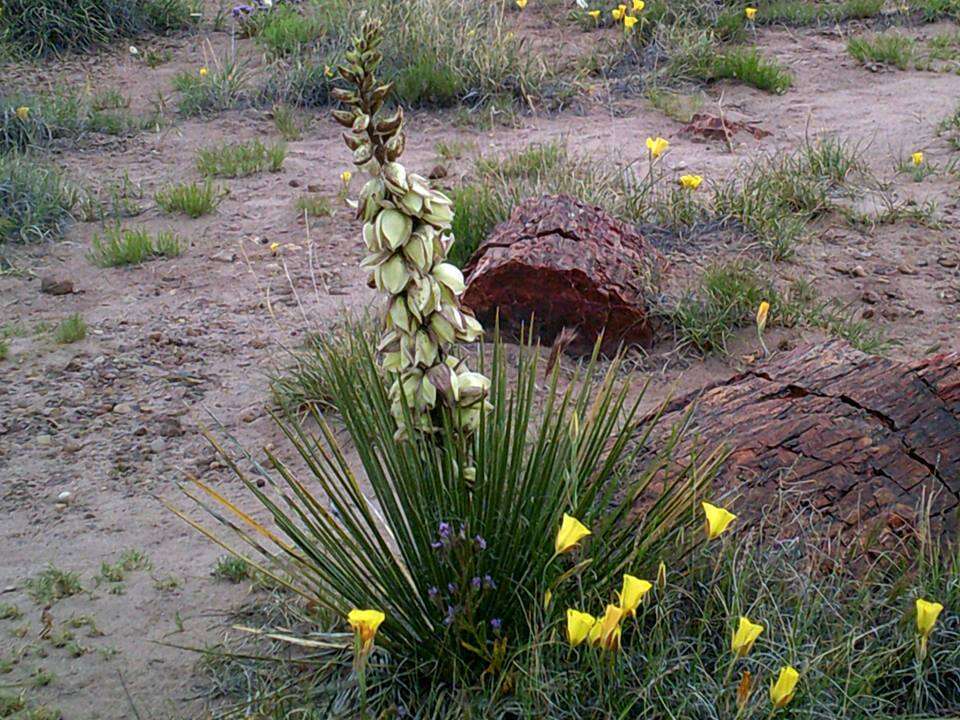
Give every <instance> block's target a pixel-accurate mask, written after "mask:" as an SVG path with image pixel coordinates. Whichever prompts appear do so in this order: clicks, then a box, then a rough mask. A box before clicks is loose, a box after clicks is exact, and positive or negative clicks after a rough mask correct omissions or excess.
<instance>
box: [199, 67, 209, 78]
mask: <svg viewBox="0 0 960 720" xmlns="http://www.w3.org/2000/svg"><path fill="white" fill-rule="evenodd" d="M209 72H210V71H209V70H207V69H206V68H205V67H202V68H200V77H206V76H207V74H208V73H209Z"/></svg>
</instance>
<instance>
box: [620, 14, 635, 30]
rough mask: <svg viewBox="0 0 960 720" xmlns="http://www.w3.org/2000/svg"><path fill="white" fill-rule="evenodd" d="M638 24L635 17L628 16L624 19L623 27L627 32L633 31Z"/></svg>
mask: <svg viewBox="0 0 960 720" xmlns="http://www.w3.org/2000/svg"><path fill="white" fill-rule="evenodd" d="M636 24H637V19H636V18H635V17H634V16H633V15H627V16H626V17H625V18H624V19H623V26H624V27H625V28H626V29H627V30H630V29H632V28H633V26H634V25H636Z"/></svg>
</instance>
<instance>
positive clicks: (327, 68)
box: [323, 65, 333, 78]
mask: <svg viewBox="0 0 960 720" xmlns="http://www.w3.org/2000/svg"><path fill="white" fill-rule="evenodd" d="M323 74H324V75H325V76H326V77H328V78H332V77H333V70H332V69H331V68H330V66H329V65H324V66H323Z"/></svg>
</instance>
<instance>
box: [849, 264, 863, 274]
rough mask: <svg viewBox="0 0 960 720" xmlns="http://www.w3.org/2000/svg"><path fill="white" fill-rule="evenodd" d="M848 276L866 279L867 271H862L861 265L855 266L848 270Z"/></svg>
mask: <svg viewBox="0 0 960 720" xmlns="http://www.w3.org/2000/svg"><path fill="white" fill-rule="evenodd" d="M850 275H852V276H853V277H866V276H867V271H866V270H864V269H863V266H862V265H855V266H854V267H852V268H850Z"/></svg>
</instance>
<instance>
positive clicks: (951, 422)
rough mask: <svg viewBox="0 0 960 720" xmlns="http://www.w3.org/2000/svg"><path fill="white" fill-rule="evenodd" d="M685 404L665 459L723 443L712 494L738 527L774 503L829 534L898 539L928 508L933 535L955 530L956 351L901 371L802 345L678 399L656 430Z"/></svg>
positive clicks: (959, 389)
mask: <svg viewBox="0 0 960 720" xmlns="http://www.w3.org/2000/svg"><path fill="white" fill-rule="evenodd" d="M691 403H694V407H695V409H694V413H693V422H694V431H693V432H691V433H688V434H687V436H686V437H685V439H684V440H683V441H682V446H681V447H680V448H678V454H677V455H676V456H675V457H678V458H682V457H684V456H689V454H690V453H691V452H693V451H694V450H697V449H700V448H704V447H714V446H716V445H718V444H720V443H726V445H727V447H728V448H729V449H730V450H731V455H730V458H729V459H728V460H727V462H726V464H725V465H724V466H723V469H722V470H721V473H720V476H719V480H718V485H717V488H716V491H717V492H722V491H724V490H734V491H735V492H736V493H737V494H738V495H739V498H738V499H735V500H733V501H732V502H733V503H734V505H735V507H736V509H735V511H736V512H739V513H740V514H741V515H742V516H744V517H745V518H749V517H751V516H752V517H755V516H756V514H757V513H758V512H759V509H760V508H761V507H763V506H764V505H767V506H769V505H770V504H771V503H776V501H777V499H778V497H780V496H782V497H789V498H791V503H790V505H793V506H794V507H796V505H797V504H799V506H800V507H803V506H804V505H805V506H806V507H807V508H813V509H815V510H816V511H817V513H816V516H817V517H818V518H824V519H825V520H826V521H827V522H828V528H829V532H830V534H832V535H838V534H839V535H849V534H850V533H851V531H854V530H857V529H859V530H862V529H865V528H866V527H868V526H869V527H871V528H872V527H875V526H877V527H878V529H880V530H881V531H882V532H890V531H895V532H903V531H905V530H907V529H909V528H912V527H914V526H915V524H916V521H917V516H916V511H917V507H918V505H919V504H920V502H921V501H922V499H924V498H928V499H929V502H930V509H931V515H932V518H933V519H934V521H935V523H936V525H937V527H938V528H940V529H945V530H947V531H949V532H951V533H953V532H956V530H957V526H958V524H957V521H958V518H957V514H958V511H960V353H951V354H944V355H938V356H936V357H933V358H930V359H927V360H923V361H921V362H918V363H913V364H904V363H900V362H895V361H893V360H887V359H883V358H880V357H876V356H873V355H867V354H864V353H862V352H859V351H857V350H854V349H853V348H851V347H850V346H849V345H848V344H846V343H844V342H842V341H831V342H828V343H825V344H820V345H814V346H806V347H803V348H799V349H797V350H795V351H793V352H791V353H789V354H786V355H782V356H779V357H777V358H775V359H773V360H772V361H770V362H768V363H766V364H762V365H759V366H757V367H756V368H753V369H751V370H749V371H747V372H744V373H742V374H740V375H736V376H734V377H732V378H730V379H728V380H725V381H723V382H720V383H717V384H715V385H712V386H710V387H708V388H706V389H705V390H703V391H701V393H697V394H692V395H687V396H685V397H682V398H679V399H677V400H676V401H674V402H672V403H671V404H670V405H669V407H668V410H667V413H666V416H665V417H664V418H663V422H664V423H666V424H665V425H662V426H661V427H668V426H670V425H672V424H673V423H674V422H676V421H678V420H679V419H680V418H682V417H683V413H684V412H685V410H686V409H688V408H689V407H690V405H691ZM780 493H783V495H780Z"/></svg>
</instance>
